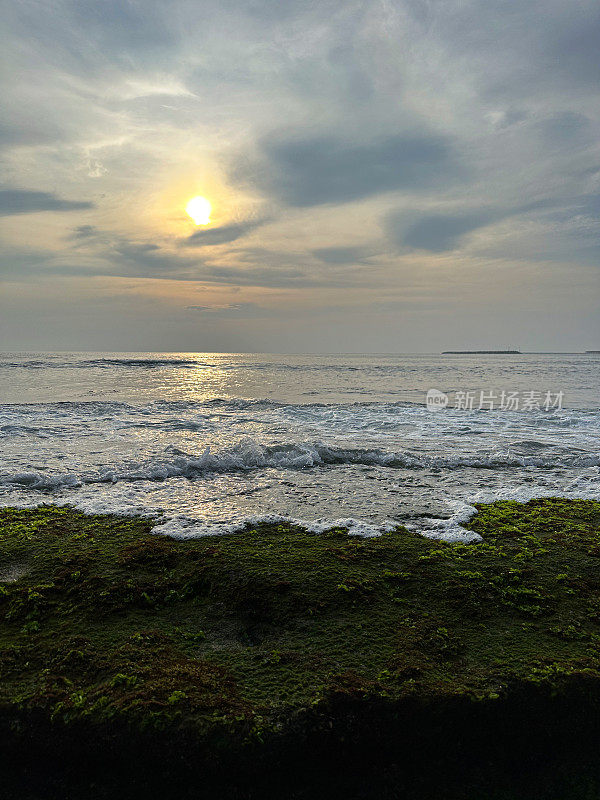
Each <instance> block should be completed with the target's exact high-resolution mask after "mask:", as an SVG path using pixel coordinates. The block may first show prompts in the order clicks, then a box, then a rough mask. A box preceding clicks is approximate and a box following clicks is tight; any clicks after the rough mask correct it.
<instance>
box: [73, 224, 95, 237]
mask: <svg viewBox="0 0 600 800" xmlns="http://www.w3.org/2000/svg"><path fill="white" fill-rule="evenodd" d="M97 233H98V228H96V226H95V225H78V226H77V227H76V228H75V229H74V231H73V233H72V234H71V239H89V238H90V237H92V236H95V235H96V234H97Z"/></svg>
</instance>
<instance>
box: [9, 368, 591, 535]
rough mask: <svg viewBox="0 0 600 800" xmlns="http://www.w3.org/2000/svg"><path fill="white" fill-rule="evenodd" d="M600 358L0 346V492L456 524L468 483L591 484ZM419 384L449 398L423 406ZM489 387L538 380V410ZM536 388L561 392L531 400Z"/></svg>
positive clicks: (239, 513)
mask: <svg viewBox="0 0 600 800" xmlns="http://www.w3.org/2000/svg"><path fill="white" fill-rule="evenodd" d="M599 367H600V356H598V355H594V354H587V355H586V354H572V355H570V354H559V355H554V354H544V355H536V354H525V355H479V356H475V355H471V356H468V355H455V356H451V355H445V356H442V355H402V356H391V355H385V356H373V355H369V356H364V355H360V356H359V355H357V356H352V355H346V356H309V355H306V356H281V355H263V354H260V355H248V354H204V353H201V354H199V353H177V354H173V353H166V354H165V353H134V354H124V353H68V354H65V353H51V354H31V353H28V354H12V353H9V354H6V353H5V354H0V379H1V380H0V447H1V456H2V460H1V464H0V502H1V503H3V504H13V503H14V504H31V503H39V502H49V501H52V502H69V503H73V504H76V505H78V506H80V507H82V508H85V509H88V510H111V511H123V512H131V511H139V512H143V513H151V514H160V515H161V518H160V520H159V524H160V525H161V526H162V527H161V528H160V529H161V530H164V531H168V532H171V533H175V534H181V535H195V534H198V533H206V532H219V531H225V530H230V529H231V528H232V527H236V526H239V525H240V524H242V523H243V521H244V520H246V519H249V518H255V517H264V516H269V515H282V516H287V517H293V518H297V519H301V520H303V521H304V522H306V523H309V524H311V525H312V526H313V527H314V528H315V529H320V528H322V527H324V526H327V525H330V524H332V523H333V522H334V521H339V520H345V521H346V524H347V525H348V526H349V527H350V528H351V530H352V531H353V532H355V533H363V534H369V533H375V532H377V531H378V530H382V529H383V528H385V526H386V525H387V526H389V525H392V524H396V523H398V522H402V523H408V524H412V525H414V526H416V527H417V528H418V529H419V530H421V531H423V532H425V533H430V534H432V535H442V536H450V537H451V536H460V535H462V529H461V528H460V527H459V522H460V520H461V518H463V516H464V515H465V514H466V513H468V508H469V504H471V503H472V502H474V501H476V500H478V499H492V498H495V497H512V498H515V499H520V500H523V499H527V498H528V497H531V496H536V495H544V494H546V495H547V494H561V495H572V496H581V497H599V496H600V482H599V464H600V369H599ZM432 388H434V389H437V390H440V391H443V392H445V393H448V394H449V397H450V400H449V405H448V407H447V408H446V409H444V410H441V411H437V412H434V411H429V410H428V409H427V407H426V405H425V397H426V393H427V391H428V390H429V389H432ZM456 392H472V393H473V394H472V397H473V398H474V402H473V409H472V410H463V409H461V408H456V407H453V406H455V405H456V402H457V398H458V397H460V395H458V396H457V395H456ZM480 392H484V393H485V397H486V398H487V401H486V402H485V403H484V407H483V408H482V409H481V410H480V409H479V408H478V405H479V400H480ZM502 392H505V393H506V394H508V393H509V392H514V393H516V396H518V397H519V400H520V405H521V406H523V404H524V401H525V398H526V396H528V393H531V392H534V393H535V395H534V398H535V399H534V401H533V402H530V403H529V405H533V406H534V408H533V409H532V410H522V409H521V408H520V409H519V410H500V409H499V407H498V406H499V403H500V398H501V394H502ZM547 392H550V393H551V397H552V401H553V402H554V404H555V405H556V397H557V395H558V393H562V395H561V401H562V408H557V407H550V408H549V409H548V410H546V409H544V400H545V398H546V394H547ZM529 396H531V395H529ZM538 403H539V405H540V408H539V409H537V408H536V406H537V405H538ZM459 405H460V403H459ZM490 405H491V406H492V408H491V409H490ZM525 405H527V403H525Z"/></svg>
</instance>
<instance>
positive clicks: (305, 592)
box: [0, 498, 600, 800]
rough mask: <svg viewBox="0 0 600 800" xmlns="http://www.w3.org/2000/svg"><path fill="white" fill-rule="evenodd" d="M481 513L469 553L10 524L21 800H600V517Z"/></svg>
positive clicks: (8, 589) (342, 536)
mask: <svg viewBox="0 0 600 800" xmlns="http://www.w3.org/2000/svg"><path fill="white" fill-rule="evenodd" d="M477 511H478V513H477V515H476V516H475V517H474V518H473V520H472V521H471V522H470V523H469V524H468V526H467V527H469V528H470V529H471V530H473V531H475V532H477V533H478V534H480V536H481V537H482V538H481V541H478V542H474V543H472V544H468V545H465V544H447V543H440V542H436V541H432V540H428V539H425V538H423V537H421V536H419V535H417V534H416V533H413V532H409V531H407V530H406V529H403V528H398V529H397V530H395V531H393V532H391V533H386V534H384V535H382V536H381V537H378V538H374V539H368V540H360V539H355V538H351V537H348V535H347V533H346V532H345V531H343V530H339V529H335V530H331V531H328V532H325V533H322V534H313V533H310V532H308V531H305V530H302V529H301V528H298V527H294V526H291V525H287V524H281V525H272V524H271V525H266V524H264V525H259V526H256V527H254V528H248V529H246V530H243V531H240V532H238V533H235V534H230V535H227V536H221V537H204V538H198V539H187V540H175V539H169V538H167V537H163V536H158V535H155V534H153V533H152V532H151V527H152V526H151V523H150V521H148V520H145V519H140V518H131V517H118V516H88V515H85V514H83V513H80V512H78V511H76V510H75V509H72V508H65V507H54V506H43V507H40V508H37V509H34V510H19V509H11V508H6V509H1V510H0V733H1V735H2V747H1V748H0V762H2V763H1V766H2V767H3V769H4V773H5V775H6V776H7V782H6V786H7V787H8V788H7V789H6V792H7V794H6V797H15V798H17V797H19V798H21V797H25V798H27V797H31V798H32V799H33V798H40V799H41V798H53V797H61V798H62V797H75V796H79V794H81V796H82V797H83V796H86V797H92V798H93V797H98V798H100V797H108V796H109V795H110V796H111V797H115V796H127V797H131V798H135V797H138V796H139V797H142V796H144V797H145V798H147V797H152V796H157V797H158V796H160V797H163V798H165V797H171V796H173V797H175V796H176V797H179V798H185V797H195V798H197V797H215V796H216V795H218V796H220V797H225V798H227V797H231V798H232V800H233V798H237V799H238V800H241V798H246V797H247V798H254V797H260V798H269V797H275V796H277V797H278V798H281V797H283V798H286V797H289V798H292V797H294V798H315V797H320V796H323V797H325V796H326V797H328V798H332V797H333V798H336V797H342V796H343V797H344V798H349V797H357V798H358V797H361V798H362V797H364V798H367V797H368V798H371V797H373V798H375V797H377V798H386V797H390V798H391V797H402V798H412V797H414V798H419V800H425V799H426V798H429V797H436V798H439V797H440V796H442V797H444V798H467V797H468V798H470V800H474V799H475V798H482V799H483V798H498V800H500V799H501V798H506V799H508V798H526V797H536V798H538V797H539V798H554V797H556V798H559V797H560V798H564V797H569V798H570V797H573V798H582V799H583V798H591V797H597V796H598V794H600V778H599V775H600V773H599V770H598V767H596V758H595V755H593V754H594V753H595V751H596V750H597V747H598V744H599V742H600V714H599V713H598V712H599V710H600V503H597V502H593V501H584V500H562V499H560V498H553V499H545V500H534V501H530V502H529V503H527V504H518V503H515V502H499V503H494V504H490V505H480V506H478V509H477ZM548 759H552V760H553V767H552V770H549V768H548V765H547V762H548ZM523 764H526V765H527V768H526V769H523V768H522V765H523ZM84 765H85V766H84ZM124 786H127V790H126V791H125V790H124V788H123V787H124ZM115 791H117V795H115ZM11 792H12V794H11ZM118 792H123V794H121V795H119V794H118ZM440 792H441V794H440ZM78 793H79V794H78Z"/></svg>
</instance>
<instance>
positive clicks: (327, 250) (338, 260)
mask: <svg viewBox="0 0 600 800" xmlns="http://www.w3.org/2000/svg"><path fill="white" fill-rule="evenodd" d="M311 252H312V254H313V255H314V257H315V258H318V259H319V261H323V263H325V264H360V263H364V261H365V259H367V258H369V257H370V256H372V255H373V251H372V250H369V249H368V248H366V247H318V248H316V249H315V250H312V251H311Z"/></svg>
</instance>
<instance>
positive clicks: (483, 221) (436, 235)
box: [389, 212, 503, 253]
mask: <svg viewBox="0 0 600 800" xmlns="http://www.w3.org/2000/svg"><path fill="white" fill-rule="evenodd" d="M502 216H503V215H499V216H496V215H494V214H493V213H492V212H487V213H478V214H464V215H456V216H452V215H443V214H431V215H429V216H426V217H423V218H422V219H420V220H418V221H417V222H415V223H413V224H412V225H410V226H409V227H408V229H407V230H406V231H404V232H401V233H400V235H399V236H398V235H397V234H396V232H395V230H394V220H393V218H392V220H390V222H389V227H390V229H391V234H392V238H393V239H396V242H397V244H399V245H405V246H407V247H412V248H415V249H417V250H429V251H430V252H432V253H443V252H444V251H446V250H454V249H455V248H456V247H458V245H459V244H460V242H461V240H462V237H463V236H465V235H466V234H467V233H471V232H472V231H474V230H476V229H477V228H482V227H483V226H484V225H489V224H490V223H492V222H494V221H496V220H497V219H501V218H502Z"/></svg>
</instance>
